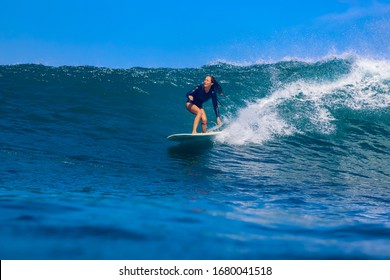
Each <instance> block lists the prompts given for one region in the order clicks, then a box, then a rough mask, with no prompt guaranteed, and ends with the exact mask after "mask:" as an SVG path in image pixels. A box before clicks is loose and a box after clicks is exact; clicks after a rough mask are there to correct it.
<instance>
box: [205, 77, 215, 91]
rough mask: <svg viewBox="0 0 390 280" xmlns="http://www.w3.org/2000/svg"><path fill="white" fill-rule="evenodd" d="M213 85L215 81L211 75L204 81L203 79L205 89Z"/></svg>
mask: <svg viewBox="0 0 390 280" xmlns="http://www.w3.org/2000/svg"><path fill="white" fill-rule="evenodd" d="M212 85H213V83H212V82H211V77H210V76H207V77H206V78H205V79H204V81H203V86H204V88H205V89H209V88H211V86H212Z"/></svg>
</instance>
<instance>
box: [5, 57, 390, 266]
mask: <svg viewBox="0 0 390 280" xmlns="http://www.w3.org/2000/svg"><path fill="white" fill-rule="evenodd" d="M207 74H212V75H214V76H215V77H216V78H217V79H218V80H219V82H220V84H221V85H222V87H223V89H224V92H225V95H224V96H222V97H220V101H221V103H222V105H223V106H221V107H220V112H221V115H222V120H223V122H224V126H223V132H222V133H221V134H220V135H218V136H217V137H216V138H215V139H214V140H213V141H210V142H207V141H206V143H193V144H186V145H181V144H178V143H175V142H172V141H169V140H167V139H166V137H167V136H168V135H170V134H173V133H185V132H188V133H189V132H191V129H192V122H193V115H191V114H190V113H188V112H187V111H186V109H185V106H184V105H185V101H186V97H185V94H186V93H187V92H188V91H189V90H191V89H192V88H193V87H194V86H195V85H198V84H200V83H201V82H202V81H203V79H204V77H205V75H207ZM205 109H206V112H207V115H208V119H209V122H210V126H212V125H213V124H212V123H211V121H213V120H215V115H214V112H213V109H212V104H211V101H210V102H208V103H207V104H206V105H205ZM0 116H1V117H0V161H1V165H0V213H1V215H0V259H142V260H144V259H145V260H146V259H186V260H192V259H205V260H207V259H221V260H223V259H287V260H289V259H390V140H389V139H390V62H389V61H386V60H374V59H366V58H363V57H353V56H351V57H333V58H324V59H322V60H319V61H314V62H313V61H312V62H307V61H299V60H286V61H279V62H275V63H263V64H256V65H248V66H245V65H231V64H225V63H215V64H211V65H206V66H203V67H200V68H188V69H172V68H151V69H149V68H131V69H109V68H98V67H89V66H79V67H74V66H73V67H71V66H63V67H48V66H43V65H34V64H23V65H4V66H0Z"/></svg>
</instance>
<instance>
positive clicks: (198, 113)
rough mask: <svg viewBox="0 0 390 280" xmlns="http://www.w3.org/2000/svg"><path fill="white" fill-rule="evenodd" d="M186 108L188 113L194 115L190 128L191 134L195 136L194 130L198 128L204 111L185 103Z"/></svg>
mask: <svg viewBox="0 0 390 280" xmlns="http://www.w3.org/2000/svg"><path fill="white" fill-rule="evenodd" d="M186 108H187V110H188V111H189V112H191V113H192V114H194V115H195V119H194V125H193V126H192V133H193V134H195V133H197V132H196V129H197V128H198V125H199V121H200V119H201V118H202V115H203V113H204V110H203V109H200V108H199V107H198V106H196V105H194V104H191V103H189V102H187V103H186ZM202 130H203V125H202Z"/></svg>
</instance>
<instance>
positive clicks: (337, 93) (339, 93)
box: [218, 58, 390, 145]
mask: <svg viewBox="0 0 390 280" xmlns="http://www.w3.org/2000/svg"><path fill="white" fill-rule="evenodd" d="M387 107H390V61H388V60H373V59H366V58H356V59H355V60H354V62H353V64H352V68H351V71H350V72H349V73H348V74H346V75H343V76H341V77H340V78H339V79H337V80H335V81H327V82H313V81H308V80H299V81H296V82H293V83H289V84H286V85H284V86H282V87H281V88H279V89H277V90H275V91H273V92H271V94H270V95H268V96H267V97H264V98H260V99H258V100H256V101H255V102H251V103H247V105H246V106H245V107H243V108H241V109H239V110H238V112H237V115H236V116H234V117H230V118H228V120H227V123H228V125H227V127H226V129H225V130H224V133H223V134H222V135H220V136H219V137H218V140H220V141H223V142H227V143H229V144H233V145H243V144H246V143H257V144H261V143H263V142H264V141H268V140H271V139H273V138H275V137H280V136H288V135H292V134H294V133H307V132H316V133H321V134H331V133H333V132H334V131H335V130H336V129H337V127H336V125H335V123H334V120H335V116H334V115H333V114H332V112H333V111H334V110H337V109H340V108H346V109H349V110H354V111H356V110H378V109H381V108H387Z"/></svg>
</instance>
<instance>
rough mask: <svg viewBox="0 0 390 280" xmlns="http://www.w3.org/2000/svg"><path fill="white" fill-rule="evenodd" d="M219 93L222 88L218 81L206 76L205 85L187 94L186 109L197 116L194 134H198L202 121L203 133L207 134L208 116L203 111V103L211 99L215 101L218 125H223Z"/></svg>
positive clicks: (193, 129) (193, 128)
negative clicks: (219, 107)
mask: <svg viewBox="0 0 390 280" xmlns="http://www.w3.org/2000/svg"><path fill="white" fill-rule="evenodd" d="M217 92H218V93H219V94H221V95H222V94H223V93H222V88H221V86H220V85H219V84H218V82H217V80H215V78H214V77H213V76H211V75H208V76H206V78H205V79H204V81H203V85H199V86H197V87H195V88H194V89H193V90H191V91H190V92H189V93H187V95H186V96H187V103H186V108H187V110H188V111H189V112H191V113H192V114H194V115H195V119H194V125H193V127H192V133H193V134H194V133H197V131H196V130H197V128H198V125H199V121H200V120H202V132H203V133H206V128H207V116H206V112H205V111H204V109H203V103H204V102H206V101H207V100H209V99H210V98H211V99H212V101H213V106H214V112H215V116H216V117H217V123H218V125H222V121H221V118H220V116H219V110H218V99H217Z"/></svg>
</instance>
